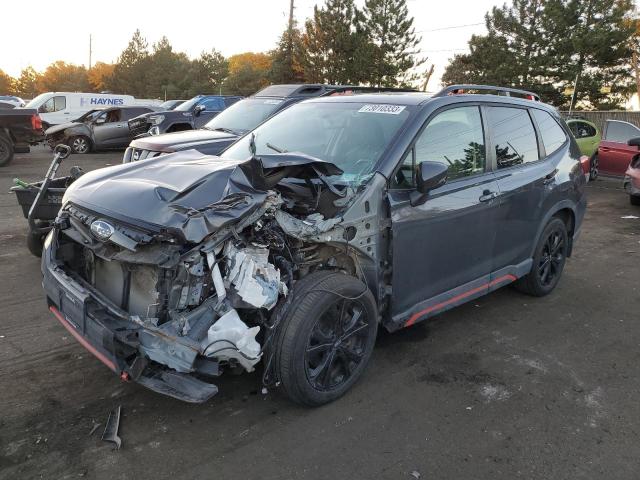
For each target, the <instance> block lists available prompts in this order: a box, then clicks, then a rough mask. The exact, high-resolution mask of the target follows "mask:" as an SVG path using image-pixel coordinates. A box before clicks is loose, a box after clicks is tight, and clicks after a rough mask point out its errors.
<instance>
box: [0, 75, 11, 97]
mask: <svg viewBox="0 0 640 480" xmlns="http://www.w3.org/2000/svg"><path fill="white" fill-rule="evenodd" d="M9 93H13V79H12V78H11V77H10V76H9V75H7V74H6V73H4V72H3V71H2V70H0V95H7V94H9Z"/></svg>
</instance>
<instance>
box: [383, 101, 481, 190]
mask: <svg viewBox="0 0 640 480" xmlns="http://www.w3.org/2000/svg"><path fill="white" fill-rule="evenodd" d="M483 132H484V131H483V128H482V117H481V116H480V108H479V107H477V106H467V107H455V108H451V109H448V110H445V111H444V112H442V113H439V114H437V115H436V116H435V117H434V118H433V119H431V120H430V121H429V123H428V124H427V126H426V128H425V129H424V130H423V131H422V133H420V135H419V136H418V139H417V140H416V143H415V146H414V148H413V149H411V150H410V151H409V152H408V153H407V154H406V155H405V156H404V158H403V159H402V162H401V164H400V168H399V169H398V171H397V173H396V175H395V178H394V187H395V188H414V187H415V171H416V168H417V166H418V165H419V164H420V163H421V162H438V163H442V164H444V165H447V167H448V173H447V178H448V180H449V181H451V180H456V179H458V178H463V177H468V176H471V175H476V174H478V173H483V172H484V171H485V167H486V161H487V156H486V152H485V145H484V133H483Z"/></svg>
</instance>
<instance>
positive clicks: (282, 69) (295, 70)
mask: <svg viewBox="0 0 640 480" xmlns="http://www.w3.org/2000/svg"><path fill="white" fill-rule="evenodd" d="M270 54H271V57H272V58H273V61H272V63H271V70H270V72H269V80H270V81H271V82H272V83H303V82H304V81H305V77H304V68H303V63H304V46H303V44H302V34H301V33H300V30H299V29H298V28H297V27H296V26H295V22H294V25H293V28H292V29H291V30H289V29H288V28H287V29H286V30H285V31H284V32H282V35H281V36H280V39H279V40H278V44H277V46H276V48H275V49H274V50H272V51H271V52H270Z"/></svg>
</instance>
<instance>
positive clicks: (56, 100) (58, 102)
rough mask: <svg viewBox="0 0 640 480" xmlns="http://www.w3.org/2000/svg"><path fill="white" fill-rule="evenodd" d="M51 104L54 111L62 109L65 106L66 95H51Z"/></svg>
mask: <svg viewBox="0 0 640 480" xmlns="http://www.w3.org/2000/svg"><path fill="white" fill-rule="evenodd" d="M53 104H54V105H55V110H54V111H55V112H59V111H60V110H64V109H65V108H67V98H66V97H53Z"/></svg>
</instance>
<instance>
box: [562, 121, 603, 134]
mask: <svg viewBox="0 0 640 480" xmlns="http://www.w3.org/2000/svg"><path fill="white" fill-rule="evenodd" d="M567 125H568V126H569V130H571V133H573V136H574V137H576V138H589V137H595V136H596V133H597V132H596V129H595V128H594V127H593V126H592V125H590V124H588V123H586V122H576V121H573V122H568V123H567Z"/></svg>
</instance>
